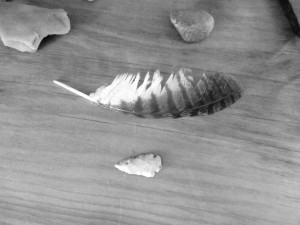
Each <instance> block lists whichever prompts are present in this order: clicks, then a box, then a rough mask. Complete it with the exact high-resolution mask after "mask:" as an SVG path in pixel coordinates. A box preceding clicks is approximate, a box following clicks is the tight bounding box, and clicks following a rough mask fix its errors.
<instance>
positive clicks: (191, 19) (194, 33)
mask: <svg viewBox="0 0 300 225" xmlns="http://www.w3.org/2000/svg"><path fill="white" fill-rule="evenodd" d="M170 19H171V22H172V24H173V25H174V27H175V28H176V29H177V31H178V32H179V34H180V36H181V37H182V39H183V40H184V41H186V42H199V41H202V40H203V39H205V38H206V37H207V36H208V35H209V34H210V32H211V31H212V30H213V27H214V18H213V17H212V15H210V14H209V13H208V12H206V11H204V10H177V11H174V12H172V13H171V14H170Z"/></svg>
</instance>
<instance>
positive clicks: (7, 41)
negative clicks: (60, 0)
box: [0, 2, 70, 52]
mask: <svg viewBox="0 0 300 225" xmlns="http://www.w3.org/2000/svg"><path fill="white" fill-rule="evenodd" d="M69 31H70V20H69V18H68V16H67V13H66V11H65V10H63V9H46V8H41V7H37V6H32V5H25V4H19V3H11V2H3V3H0V36H1V40H2V42H3V44H4V45H5V46H7V47H11V48H14V49H17V50H19V51H21V52H36V51H37V49H38V47H39V45H40V43H41V41H42V40H43V38H44V37H46V36H48V35H51V34H59V35H62V34H66V33H68V32H69Z"/></svg>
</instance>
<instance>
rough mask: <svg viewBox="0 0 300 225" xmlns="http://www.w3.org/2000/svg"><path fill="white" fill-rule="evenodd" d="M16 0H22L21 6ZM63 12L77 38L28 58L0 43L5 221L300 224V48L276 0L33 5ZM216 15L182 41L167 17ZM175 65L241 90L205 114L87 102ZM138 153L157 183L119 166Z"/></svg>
mask: <svg viewBox="0 0 300 225" xmlns="http://www.w3.org/2000/svg"><path fill="white" fill-rule="evenodd" d="M16 2H25V1H16ZM26 2H28V3H30V4H33V5H38V6H43V7H49V8H64V9H65V10H66V11H67V12H68V15H69V17H70V20H71V24H72V30H71V32H70V33H69V34H68V35H65V36H53V37H49V38H47V39H46V40H44V42H43V43H42V46H40V49H39V51H38V52H37V53H35V54H28V53H20V52H17V51H16V50H13V49H10V48H6V47H4V46H2V45H1V46H0V127H1V129H0V224H1V225H2V224H3V225H19V224H26V225H27V224H30V225H53V224H55V225H60V224H61V225H68V224H72V225H74V224H80V225H83V224H84V225H92V224H103V225H117V224H118V225H119V224H123V225H127V224H128V225H134V224H149V225H150V224H156V225H167V224H172V225H179V224H180V225H181V224H189V225H194V224H195V225H196V224H205V225H212V224H213V225H224V224H228V225H244V224H245V225H246V224H247V225H250V224H251V225H257V224H261V225H268V224H270V225H271V224H272V225H282V224H285V225H297V224H300V213H299V212H300V173H299V171H300V141H299V133H300V119H299V118H300V100H299V95H300V78H299V77H300V74H299V71H300V64H299V62H300V51H299V50H300V40H299V38H296V37H294V35H293V34H292V32H291V31H290V27H289V24H288V23H287V21H286V19H285V17H284V15H283V13H282V11H281V9H280V7H279V3H278V2H277V1H272V0H253V1H246V0H243V1H240V0H231V1H224V0H216V1H209V0H201V1H196V0H181V1H177V0H169V1H158V0H152V1H141V0H131V1H122V0H101V1H98V0H95V1H94V2H93V3H90V2H87V1H82V0H74V1H71V0H69V1H67V0H65V1H62V0H61V1H58V0H57V1H50V0H39V1H37V0H31V1H26ZM194 7H199V8H203V9H205V10H207V11H208V12H210V13H211V14H212V15H213V16H214V17H215V24H216V25H215V28H214V30H213V32H212V34H211V36H210V38H208V39H207V40H205V41H204V42H201V43H197V44H186V43H184V42H183V41H182V40H181V39H180V36H179V35H178V33H176V30H175V29H174V28H173V27H172V25H171V23H170V21H169V17H168V16H169V13H170V11H172V10H174V9H182V8H194ZM177 67H190V68H193V69H194V70H196V71H199V73H202V72H203V71H218V72H224V73H227V74H229V75H231V76H233V77H234V78H236V79H237V80H238V81H239V82H240V83H241V84H242V85H243V87H244V90H245V94H244V96H243V97H242V99H241V100H239V101H238V102H237V103H236V104H234V105H233V106H232V107H231V108H229V109H225V110H224V111H222V112H219V113H216V114H214V115H212V116H203V117H188V118H181V119H157V120H153V119H141V118H137V117H134V116H127V115H123V114H119V113H115V112H111V111H107V110H104V109H101V108H98V107H95V106H93V105H92V104H90V103H89V102H87V101H86V100H84V99H81V98H78V97H76V96H74V95H72V94H70V93H68V92H66V91H65V90H63V89H61V88H59V87H57V86H55V85H54V84H53V83H52V80H54V79H57V80H61V81H64V82H66V83H67V84H69V85H71V86H73V87H76V88H78V89H79V90H81V91H83V92H86V93H89V92H92V91H94V90H95V89H96V88H97V87H99V86H101V85H103V84H105V83H110V82H111V81H112V80H113V78H114V77H115V75H117V74H118V73H124V72H134V73H135V72H138V71H140V72H142V73H145V72H146V71H148V70H150V71H153V70H155V69H160V70H162V71H163V72H164V73H165V74H169V73H170V72H171V71H172V70H173V69H175V68H177ZM144 152H154V153H157V154H160V155H161V156H162V158H163V164H164V167H163V169H162V170H161V172H160V173H159V174H158V175H157V176H156V177H154V178H152V179H146V178H143V177H138V176H130V175H126V174H123V173H121V172H120V171H118V170H116V169H115V168H114V167H113V165H114V163H116V162H118V161H119V160H121V159H123V158H126V157H128V156H131V155H136V154H139V153H144Z"/></svg>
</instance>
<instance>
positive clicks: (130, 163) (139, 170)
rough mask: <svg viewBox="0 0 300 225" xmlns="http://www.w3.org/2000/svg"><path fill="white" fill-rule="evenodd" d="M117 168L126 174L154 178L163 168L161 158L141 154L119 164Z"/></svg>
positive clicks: (149, 154)
mask: <svg viewBox="0 0 300 225" xmlns="http://www.w3.org/2000/svg"><path fill="white" fill-rule="evenodd" d="M115 167H116V168H117V169H119V170H121V171H123V172H125V173H128V174H134V175H140V176H144V177H154V176H155V173H157V172H159V171H160V170H161V168H162V162H161V157H160V156H159V155H155V154H153V153H147V154H141V155H138V156H135V157H130V158H127V159H124V160H122V161H120V162H118V163H117V164H116V165H115Z"/></svg>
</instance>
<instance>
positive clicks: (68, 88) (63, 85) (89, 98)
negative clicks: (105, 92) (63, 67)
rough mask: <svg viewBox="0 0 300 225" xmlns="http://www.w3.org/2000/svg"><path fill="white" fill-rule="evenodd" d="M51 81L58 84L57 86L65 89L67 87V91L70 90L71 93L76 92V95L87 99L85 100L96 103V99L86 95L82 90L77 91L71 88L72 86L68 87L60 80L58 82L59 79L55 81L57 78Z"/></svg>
mask: <svg viewBox="0 0 300 225" xmlns="http://www.w3.org/2000/svg"><path fill="white" fill-rule="evenodd" d="M53 83H55V84H57V85H59V86H61V87H63V88H65V89H67V90H68V91H70V92H72V93H74V94H76V95H79V96H81V97H83V98H85V99H87V100H90V101H92V102H95V103H97V100H96V99H94V98H92V97H90V96H88V95H87V94H84V93H82V92H80V91H78V90H76V89H74V88H72V87H70V86H68V85H66V84H64V83H61V82H59V81H57V80H54V81H53Z"/></svg>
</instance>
